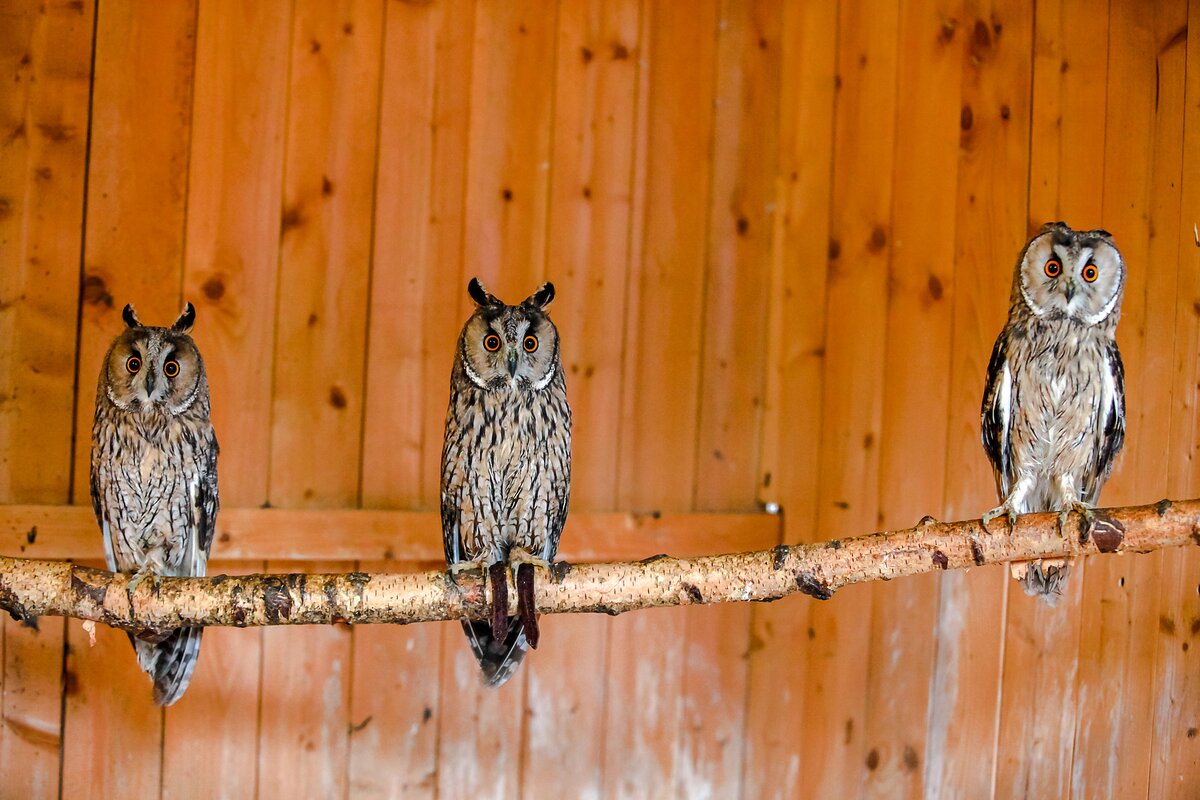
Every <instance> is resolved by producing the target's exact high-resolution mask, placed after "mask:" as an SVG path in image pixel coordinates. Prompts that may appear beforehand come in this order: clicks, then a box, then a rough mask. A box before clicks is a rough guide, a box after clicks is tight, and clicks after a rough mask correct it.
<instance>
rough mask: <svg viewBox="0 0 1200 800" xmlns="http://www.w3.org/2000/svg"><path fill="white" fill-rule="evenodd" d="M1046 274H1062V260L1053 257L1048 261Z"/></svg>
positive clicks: (1054, 276)
mask: <svg viewBox="0 0 1200 800" xmlns="http://www.w3.org/2000/svg"><path fill="white" fill-rule="evenodd" d="M1046 274H1047V275H1048V276H1049V277H1051V278H1057V277H1058V276H1059V275H1061V274H1062V262H1060V261H1059V260H1058V259H1057V258H1052V259H1050V260H1049V261H1047V262H1046Z"/></svg>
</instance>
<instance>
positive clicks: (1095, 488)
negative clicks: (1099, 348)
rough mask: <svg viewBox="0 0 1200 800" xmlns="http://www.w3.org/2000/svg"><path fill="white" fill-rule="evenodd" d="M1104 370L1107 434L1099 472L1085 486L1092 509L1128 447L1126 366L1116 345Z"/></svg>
mask: <svg viewBox="0 0 1200 800" xmlns="http://www.w3.org/2000/svg"><path fill="white" fill-rule="evenodd" d="M1100 370H1101V372H1100V376H1101V381H1102V384H1101V385H1102V387H1103V388H1102V391H1101V392H1100V409H1099V411H1100V415H1099V418H1098V420H1097V423H1098V427H1099V428H1100V429H1101V430H1102V431H1103V433H1102V434H1101V435H1100V443H1099V447H1098V449H1097V452H1096V464H1095V469H1094V470H1092V471H1091V473H1090V474H1089V475H1087V476H1085V477H1084V482H1083V495H1084V497H1083V499H1084V501H1085V502H1087V503H1089V504H1091V505H1095V504H1096V501H1097V500H1098V499H1099V498H1100V487H1101V486H1103V485H1104V481H1105V480H1106V479H1107V478H1108V474H1109V473H1110V472H1112V468H1113V464H1114V463H1115V462H1116V460H1117V454H1118V453H1120V452H1121V448H1122V447H1123V446H1124V444H1125V365H1124V364H1123V363H1122V362H1121V351H1120V350H1118V349H1117V343H1116V342H1110V343H1109V345H1108V347H1107V348H1105V352H1104V361H1103V363H1102V364H1101V365H1100Z"/></svg>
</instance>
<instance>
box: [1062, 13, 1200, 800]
mask: <svg viewBox="0 0 1200 800" xmlns="http://www.w3.org/2000/svg"><path fill="white" fill-rule="evenodd" d="M1186 21H1187V9H1186V5H1185V4H1184V3H1182V2H1158V3H1155V4H1154V5H1153V6H1152V7H1145V6H1143V7H1138V8H1136V9H1135V8H1133V7H1130V6H1124V5H1121V6H1114V7H1113V9H1112V16H1111V18H1110V20H1109V70H1108V74H1109V78H1108V84H1107V85H1108V98H1107V110H1108V113H1107V115H1106V120H1107V124H1106V135H1105V148H1104V149H1105V155H1104V179H1103V191H1104V202H1103V225H1104V227H1105V228H1107V229H1108V230H1110V231H1112V233H1113V234H1114V236H1115V238H1116V242H1117V245H1118V247H1119V248H1120V249H1121V253H1122V255H1123V256H1124V259H1125V262H1126V265H1127V268H1128V278H1127V282H1126V286H1125V299H1124V302H1123V304H1122V323H1121V325H1120V327H1119V328H1118V331H1117V341H1118V343H1119V344H1120V347H1121V355H1122V358H1123V359H1124V362H1125V371H1126V384H1125V385H1126V401H1127V409H1128V411H1127V418H1128V422H1127V425H1128V429H1129V431H1130V435H1129V440H1128V444H1127V446H1126V448H1125V453H1124V454H1123V456H1122V458H1121V462H1120V463H1119V464H1118V467H1117V469H1116V471H1115V472H1114V476H1113V479H1112V482H1111V484H1112V485H1111V487H1109V488H1108V489H1106V491H1105V493H1104V496H1103V501H1104V502H1105V503H1111V502H1120V501H1122V500H1132V499H1134V498H1138V497H1146V496H1147V495H1151V497H1154V496H1158V495H1161V494H1162V493H1163V492H1164V489H1165V485H1166V481H1167V475H1168V467H1167V461H1166V459H1164V458H1163V454H1164V453H1167V452H1169V450H1170V440H1169V437H1170V428H1171V407H1172V400H1171V387H1172V366H1173V365H1172V354H1171V348H1169V347H1165V346H1163V343H1165V342H1168V341H1172V340H1173V338H1174V327H1175V299H1174V297H1173V293H1174V291H1175V289H1176V286H1177V282H1176V270H1177V265H1178V246H1177V241H1178V239H1177V236H1176V231H1177V230H1178V228H1177V227H1176V226H1177V225H1178V224H1179V217H1178V216H1177V214H1176V211H1177V209H1178V208H1179V191H1180V189H1179V184H1180V178H1181V169H1182V162H1181V157H1182V147H1181V143H1182V142H1181V137H1182V133H1183V114H1184V109H1183V96H1184V95H1183V92H1184V84H1183V81H1184V74H1185V67H1186V60H1185V58H1184V46H1185V44H1186V34H1185V33H1184V32H1183V31H1184V28H1185V25H1186ZM1152 54H1153V55H1152ZM1168 206H1169V207H1171V209H1172V210H1171V212H1170V216H1168V217H1165V218H1164V217H1163V216H1160V215H1161V214H1162V212H1163V209H1164V208H1165V207H1168ZM1160 560H1161V559H1160V558H1158V557H1155V558H1152V559H1138V560H1133V561H1126V560H1122V561H1121V562H1120V563H1117V564H1109V563H1106V562H1103V561H1100V562H1098V563H1094V564H1092V565H1090V567H1089V569H1088V570H1087V574H1086V576H1085V583H1084V596H1085V597H1087V598H1088V601H1089V602H1087V603H1086V604H1084V612H1083V631H1084V632H1085V635H1084V636H1083V637H1082V641H1081V644H1080V657H1079V663H1080V666H1081V668H1080V670H1079V692H1078V696H1079V705H1078V711H1077V714H1076V719H1077V723H1076V735H1075V742H1074V744H1075V760H1074V765H1073V768H1072V787H1071V788H1072V791H1073V792H1076V793H1079V794H1100V795H1106V794H1107V795H1113V796H1117V795H1126V796H1142V795H1145V794H1146V793H1147V789H1148V785H1149V784H1148V781H1149V774H1150V748H1151V741H1152V738H1153V737H1154V736H1155V735H1156V732H1155V730H1154V728H1153V722H1154V720H1153V716H1152V715H1151V714H1148V713H1147V710H1148V709H1149V708H1151V707H1152V706H1153V697H1152V695H1151V692H1152V690H1153V680H1154V678H1153V671H1154V664H1155V650H1156V646H1157V641H1158V637H1159V636H1160V635H1161V633H1160V631H1159V629H1158V626H1157V623H1156V622H1155V620H1156V618H1157V616H1158V615H1157V613H1156V611H1157V608H1158V592H1159V581H1160V577H1159V576H1160V570H1159V562H1160ZM1083 665H1087V666H1086V668H1083ZM1107 719H1112V720H1117V719H1120V720H1122V722H1121V724H1119V725H1116V724H1099V723H1100V720H1107ZM1096 748H1105V749H1109V750H1110V752H1108V753H1101V752H1097V750H1096ZM1115 752H1119V753H1120V754H1121V756H1120V758H1114V757H1113V756H1112V753H1115Z"/></svg>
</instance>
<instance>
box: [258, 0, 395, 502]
mask: <svg viewBox="0 0 1200 800" xmlns="http://www.w3.org/2000/svg"><path fill="white" fill-rule="evenodd" d="M382 36H383V6H382V5H381V4H380V3H378V2H372V1H370V0H358V1H356V0H346V1H345V2H337V3H325V2H317V1H316V0H301V1H300V2H297V4H296V16H295V23H294V25H293V31H292V56H291V69H290V87H289V100H288V115H287V145H286V162H285V167H284V173H285V175H284V182H283V186H284V188H283V216H282V219H281V222H280V236H281V237H282V244H281V250H280V261H279V306H278V309H277V316H276V344H275V365H274V368H275V371H274V375H275V390H274V392H275V394H274V399H273V403H272V410H273V416H272V426H271V486H270V497H271V502H272V503H273V504H275V505H286V506H297V505H305V506H323V507H336V506H344V505H356V504H357V503H358V497H359V472H360V469H359V467H360V455H361V433H362V397H363V384H364V370H365V365H366V356H365V352H366V334H367V321H366V320H365V317H366V314H367V309H368V294H367V293H368V286H369V284H370V259H371V219H372V209H373V206H374V174H375V161H376V143H377V140H378V136H377V134H378V123H379V117H378V113H379V79H380V62H381V48H382Z"/></svg>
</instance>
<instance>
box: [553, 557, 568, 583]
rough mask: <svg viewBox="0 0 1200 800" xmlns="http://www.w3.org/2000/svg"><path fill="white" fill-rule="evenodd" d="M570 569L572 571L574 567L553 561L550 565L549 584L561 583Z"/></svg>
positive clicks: (564, 562) (563, 562)
mask: <svg viewBox="0 0 1200 800" xmlns="http://www.w3.org/2000/svg"><path fill="white" fill-rule="evenodd" d="M572 569H574V567H572V566H571V564H570V563H569V562H566V561H555V562H554V563H553V564H551V565H550V582H551V583H562V582H563V580H564V579H566V577H567V576H568V575H570V574H571V570H572Z"/></svg>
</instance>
